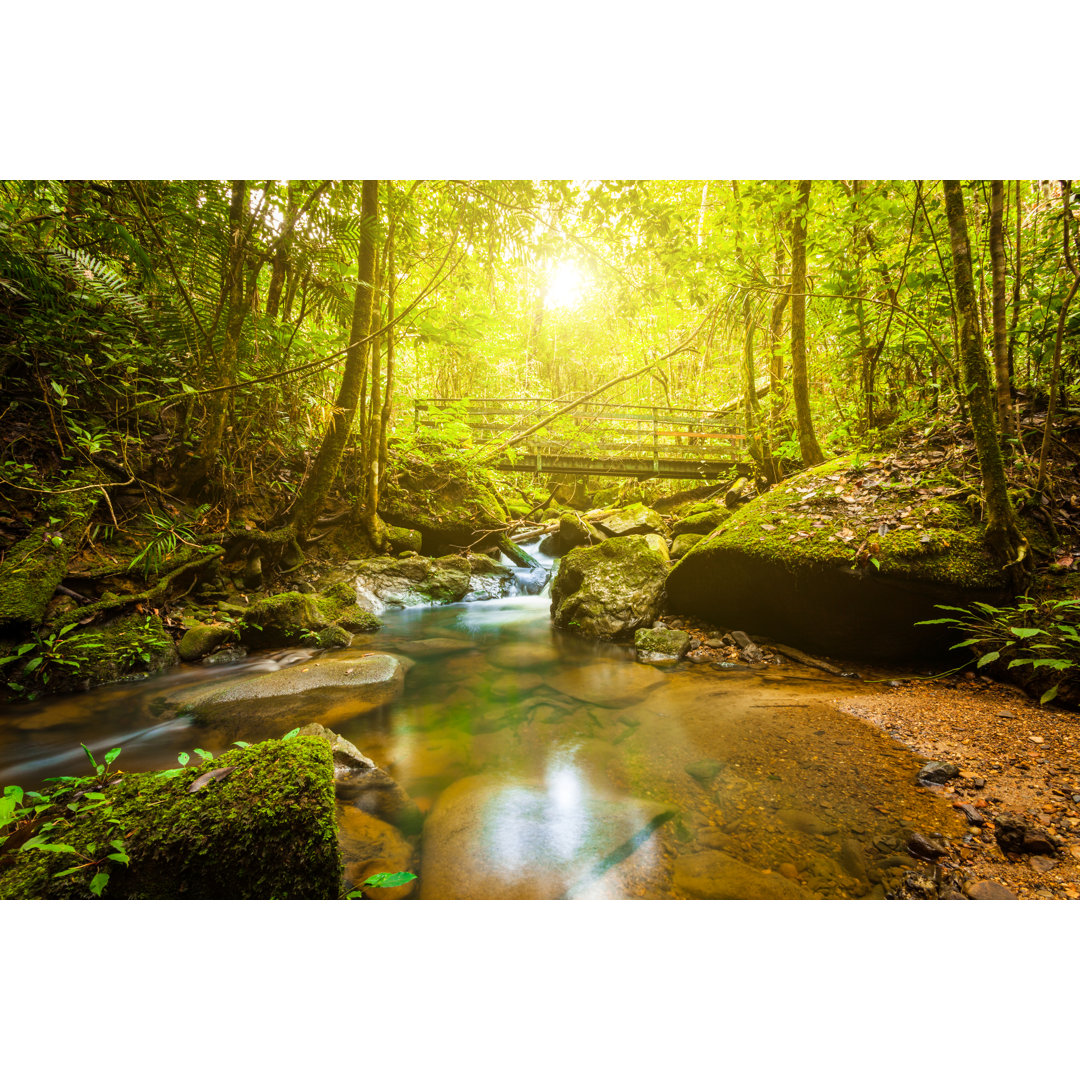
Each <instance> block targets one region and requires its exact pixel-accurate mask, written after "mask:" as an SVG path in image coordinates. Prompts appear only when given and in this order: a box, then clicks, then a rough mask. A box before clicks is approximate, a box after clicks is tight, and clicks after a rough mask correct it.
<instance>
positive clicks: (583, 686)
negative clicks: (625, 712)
mask: <svg viewBox="0 0 1080 1080" xmlns="http://www.w3.org/2000/svg"><path fill="white" fill-rule="evenodd" d="M666 679H667V676H666V675H664V673H663V672H661V671H657V670H655V669H654V668H651V667H648V666H647V665H645V664H627V663H624V662H619V661H597V662H596V663H593V664H584V665H582V666H580V667H570V668H563V669H562V670H559V671H555V672H553V673H552V674H549V675H548V676H547V677H546V681H547V684H548V686H550V687H551V688H552V689H553V690H558V691H559V693H560V694H565V695H566V696H567V697H572V698H577V700H578V701H586V702H588V703H589V704H590V705H603V706H606V707H608V708H625V707H626V706H627V705H634V704H637V703H638V702H639V701H642V700H643V699H644V698H645V697H646V696H647V695H648V694H650V693H652V691H653V690H655V689H656V687H657V686H659V685H660V684H661V683H663V682H665V681H666Z"/></svg>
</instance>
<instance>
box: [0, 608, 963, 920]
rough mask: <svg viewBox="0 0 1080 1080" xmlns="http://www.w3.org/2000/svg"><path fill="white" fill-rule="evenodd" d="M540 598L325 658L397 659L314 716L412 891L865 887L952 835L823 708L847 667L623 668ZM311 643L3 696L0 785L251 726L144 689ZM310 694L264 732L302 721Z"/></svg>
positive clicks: (737, 891) (711, 891) (431, 615)
mask: <svg viewBox="0 0 1080 1080" xmlns="http://www.w3.org/2000/svg"><path fill="white" fill-rule="evenodd" d="M549 603H550V601H549V599H548V597H547V596H546V595H541V596H525V595H522V596H515V597H510V598H506V599H502V600H488V601H478V602H473V603H461V604H453V605H449V606H445V607H434V608H413V609H407V610H404V611H391V612H387V613H386V614H384V615H383V616H382V618H383V620H384V623H385V625H384V628H383V630H381V631H380V632H379V633H378V634H374V635H370V636H365V637H361V638H357V639H356V640H355V641H354V643H353V646H352V647H351V649H349V650H338V651H335V652H334V653H332V654H330V655H332V656H333V657H335V658H344V657H347V656H349V655H350V654H353V655H362V654H363V653H365V652H371V651H380V652H391V653H394V654H397V655H399V656H402V657H405V658H407V661H408V663H409V665H410V666H409V670H408V672H407V674H406V677H405V689H404V693H403V695H402V696H401V697H400V698H399V699H398V700H397V701H395V702H393V703H392V704H390V705H386V706H383V707H380V708H378V709H375V710H374V711H371V710H368V711H363V712H359V713H358V714H356V715H350V711H349V709H348V707H347V705H345V704H344V702H343V706H342V707H341V708H338V707H336V706H335V708H334V718H333V722H332V724H330V726H332V727H333V729H334V730H336V731H338V732H339V733H340V734H342V735H343V736H345V737H346V738H347V739H349V740H351V741H352V742H353V743H355V744H356V745H357V746H358V747H359V748H360V749H361V750H362V751H363V752H364V753H365V754H367V755H368V756H369V757H371V758H373V759H374V760H375V761H376V763H378V764H379V765H381V766H383V767H384V768H385V769H387V770H388V771H389V772H390V773H391V774H392V775H393V776H394V777H395V779H396V780H397V781H398V782H399V783H400V784H401V785H403V786H404V788H405V789H406V790H407V791H408V792H409V794H410V795H411V796H412V797H413V799H414V800H415V801H416V803H417V804H418V805H419V807H420V809H421V810H423V811H425V812H426V813H428V815H429V816H428V821H427V824H426V826H425V830H424V834H423V838H422V841H421V844H422V861H421V862H420V865H419V867H418V869H419V872H420V881H419V885H420V887H421V891H420V895H421V897H423V898H456V897H489V898H502V897H531V898H556V897H562V896H566V897H574V898H577V897H582V898H619V897H643V898H695V897H714V896H716V897H721V898H726V897H729V896H731V897H734V896H746V897H748V898H758V897H761V898H771V897H776V898H793V899H794V898H810V899H813V898H854V897H867V898H875V897H879V896H882V895H884V892H885V890H886V888H887V887H888V885H889V882H890V880H892V879H893V878H895V877H896V875H898V874H901V873H904V872H908V871H909V870H911V869H913V868H914V860H912V859H911V858H910V857H909V856H908V855H907V853H906V850H905V849H906V843H907V837H908V836H909V835H910V834H911V832H913V831H918V832H922V833H924V834H934V833H937V834H943V835H955V833H956V825H955V824H954V822H953V821H952V820H951V816H950V815H948V812H947V805H946V804H945V802H944V800H941V799H937V798H934V797H933V796H932V795H930V794H929V793H927V792H926V791H925V790H924V789H921V788H919V787H918V785H917V784H916V783H915V780H914V778H915V773H916V772H917V770H918V768H919V766H920V764H921V762H920V761H919V760H918V759H916V758H915V757H914V756H913V755H912V754H910V753H909V752H908V751H906V750H905V749H904V748H902V747H901V746H899V745H898V744H896V743H894V742H892V741H891V740H889V739H888V738H887V737H885V736H884V735H882V734H880V733H879V732H878V731H876V730H875V729H873V728H871V727H870V726H869V725H866V724H864V723H863V722H861V721H859V720H858V719H856V718H854V717H852V716H849V715H846V714H844V713H842V712H840V711H839V710H838V709H837V708H836V707H835V706H834V705H833V704H832V702H834V701H835V700H836V699H837V698H839V697H842V696H843V695H844V694H846V693H849V692H853V691H855V690H856V689H858V686H857V684H856V683H853V681H852V680H844V679H839V678H834V677H832V676H827V675H824V674H821V673H819V672H817V671H813V670H811V669H807V668H801V667H797V666H795V665H786V666H784V667H782V668H762V669H757V670H753V671H751V670H717V669H715V668H713V667H712V666H711V665H703V666H695V665H693V664H689V663H682V664H679V665H676V666H672V667H668V668H663V667H655V666H650V665H645V664H639V663H637V662H636V661H635V660H634V658H633V650H632V649H631V648H627V647H623V646H616V645H609V644H603V643H593V642H586V641H583V640H581V639H579V638H576V637H573V636H571V635H566V634H562V633H559V632H556V631H553V630H552V628H551V626H550V621H549V615H548V607H549ZM313 655H314V654H313V653H312V652H311V651H310V650H299V649H298V650H291V651H285V652H277V653H268V654H262V655H258V656H253V657H251V658H249V659H247V660H245V661H243V662H241V663H238V664H232V665H223V666H218V667H202V666H185V667H184V668H183V669H179V670H177V671H175V672H172V673H169V674H166V675H163V676H160V677H157V678H155V679H150V680H146V681H144V682H140V683H133V684H126V685H118V686H110V687H105V688H102V689H99V690H96V691H92V692H90V693H87V694H81V695H73V696H67V697H62V698H52V699H46V700H45V701H43V702H40V703H34V704H31V705H25V706H17V707H12V708H9V709H8V710H6V711H5V713H4V714H3V716H2V717H0V783H12V782H18V783H20V784H23V785H24V786H26V785H30V786H32V785H33V784H34V783H36V782H39V781H40V780H41V779H42V778H44V777H46V776H56V775H61V774H65V773H73V772H77V773H82V772H84V771H85V769H84V768H83V765H84V764H85V759H84V758H83V755H82V751H81V749H80V748H79V743H80V742H86V743H87V744H88V745H89V746H90V747H91V749H92V750H95V751H98V750H105V749H108V748H109V747H112V746H121V747H123V756H122V757H121V758H120V759H119V760H118V762H117V764H118V765H122V766H123V767H124V768H125V769H126V770H128V771H134V770H140V769H158V768H166V767H171V766H173V765H174V764H175V763H176V755H177V754H178V753H179V752H180V751H189V752H190V751H192V750H193V749H194V748H195V747H196V746H198V747H202V748H204V749H206V750H209V751H212V752H213V753H215V754H217V753H220V752H222V751H224V750H226V749H227V748H228V747H229V745H230V744H231V742H232V741H233V740H234V739H243V738H245V737H250V736H251V735H254V736H255V737H256V738H258V737H265V730H264V729H260V730H258V731H255V730H254V729H253V730H252V731H246V730H245V727H244V724H243V722H240V723H239V724H238V723H236V722H233V723H231V724H230V725H229V727H228V729H227V730H226V729H223V728H219V729H214V728H212V727H207V726H204V725H198V724H196V723H194V722H193V721H192V720H190V719H186V718H184V717H183V716H181V717H179V718H172V719H164V718H163V714H162V710H161V700H162V698H163V697H167V696H168V695H171V694H173V693H175V692H176V691H177V690H178V689H182V688H187V687H190V686H193V685H197V684H200V683H205V682H207V681H208V680H222V679H229V678H235V677H237V676H240V675H249V674H251V673H253V672H255V671H258V670H273V669H276V668H279V667H281V666H285V665H288V664H291V663H296V662H304V661H307V660H309V659H311V658H312V657H313ZM321 708H322V707H320V710H319V711H312V714H311V715H306V714H299V713H298V714H297V715H295V716H294V717H293V718H292V719H291V721H290V722H288V723H285V724H284V725H283V727H282V731H281V732H279V734H283V733H284V732H285V730H287V729H288V728H291V727H296V726H300V725H302V724H305V723H309V722H311V721H317V722H322V721H323V720H324V719H325V713H323V712H322V711H321ZM327 722H328V723H329V721H327ZM448 789H450V790H448ZM444 793H445V794H444ZM440 797H441V798H440ZM433 811H434V812H433ZM890 875H891V877H890Z"/></svg>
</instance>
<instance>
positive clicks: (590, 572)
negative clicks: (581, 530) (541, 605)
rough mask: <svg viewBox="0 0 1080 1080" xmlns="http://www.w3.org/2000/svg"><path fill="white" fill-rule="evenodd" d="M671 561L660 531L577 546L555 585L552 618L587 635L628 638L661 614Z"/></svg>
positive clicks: (560, 571)
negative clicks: (647, 534) (665, 583)
mask: <svg viewBox="0 0 1080 1080" xmlns="http://www.w3.org/2000/svg"><path fill="white" fill-rule="evenodd" d="M669 568H670V562H669V560H668V552H667V544H666V543H665V542H664V541H663V539H661V538H660V537H659V536H656V535H655V534H654V535H651V536H620V537H614V538H612V539H610V540H605V541H604V542H603V543H602V544H598V545H597V546H596V547H591V548H577V549H576V550H574V551H571V552H570V554H569V555H567V556H566V557H565V558H564V559H563V560H562V562H561V563H560V564H559V572H558V573H557V574H556V575H555V581H554V582H553V584H552V586H551V618H552V622H553V623H554V625H555V626H556V627H557V628H558V629H560V630H570V631H573V632H574V633H577V634H581V635H582V636H583V637H593V638H608V639H612V640H626V639H629V638H632V637H633V635H634V631H635V630H637V629H638V628H639V627H642V626H651V625H652V624H653V622H654V621H655V620H656V618H657V616H658V615H659V614H660V610H661V608H662V606H663V599H664V582H665V580H666V578H667V574H668V570H669Z"/></svg>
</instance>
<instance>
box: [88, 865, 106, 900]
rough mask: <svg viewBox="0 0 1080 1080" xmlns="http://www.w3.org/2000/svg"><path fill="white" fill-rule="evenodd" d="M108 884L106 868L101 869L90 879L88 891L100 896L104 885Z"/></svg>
mask: <svg viewBox="0 0 1080 1080" xmlns="http://www.w3.org/2000/svg"><path fill="white" fill-rule="evenodd" d="M108 884H109V874H108V871H106V870H101V871H99V872H98V873H96V874H95V875H94V876H93V878H92V879H91V881H90V891H91V892H92V893H93V894H94V895H95V896H100V895H101V894H102V893H103V892H104V891H105V886H106V885H108Z"/></svg>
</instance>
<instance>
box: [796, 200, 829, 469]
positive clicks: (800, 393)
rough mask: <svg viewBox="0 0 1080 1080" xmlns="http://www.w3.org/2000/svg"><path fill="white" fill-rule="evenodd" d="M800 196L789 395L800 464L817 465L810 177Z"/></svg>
mask: <svg viewBox="0 0 1080 1080" xmlns="http://www.w3.org/2000/svg"><path fill="white" fill-rule="evenodd" d="M798 192H799V199H798V204H797V205H796V207H795V213H794V215H793V217H792V222H791V396H792V399H793V400H794V402H795V421H796V424H797V425H798V429H799V449H800V451H801V452H802V459H803V465H805V466H806V467H807V468H809V467H810V466H812V465H820V464H821V463H822V462H823V461H824V460H825V455H824V454H823V453H822V452H821V447H820V446H818V441H817V436H816V435H815V434H814V418H813V416H812V415H811V413H810V384H809V381H808V379H807V374H806V219H807V217H808V215H809V213H810V181H809V180H800V181H799V187H798Z"/></svg>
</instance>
